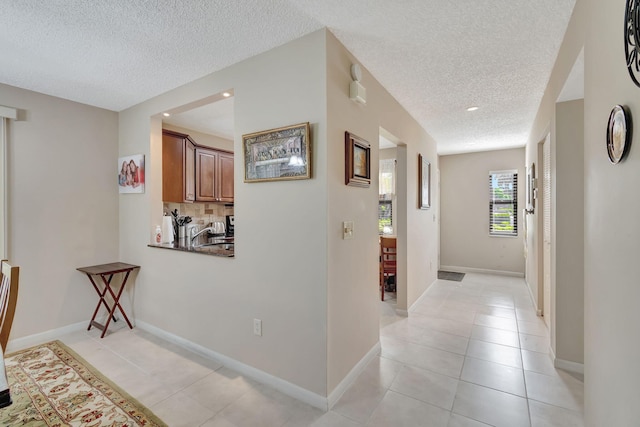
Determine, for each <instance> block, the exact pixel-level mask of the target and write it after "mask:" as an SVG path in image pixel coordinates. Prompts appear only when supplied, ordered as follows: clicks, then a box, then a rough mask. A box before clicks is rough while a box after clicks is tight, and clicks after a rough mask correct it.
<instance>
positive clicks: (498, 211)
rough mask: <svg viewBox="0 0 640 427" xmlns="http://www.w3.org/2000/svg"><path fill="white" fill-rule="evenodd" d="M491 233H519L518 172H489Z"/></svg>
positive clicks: (508, 234)
mask: <svg viewBox="0 0 640 427" xmlns="http://www.w3.org/2000/svg"><path fill="white" fill-rule="evenodd" d="M489 234H490V235H498V236H517V235H518V172H517V171H495V172H494V171H492V172H489Z"/></svg>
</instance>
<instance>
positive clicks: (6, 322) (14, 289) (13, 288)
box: [0, 260, 20, 408]
mask: <svg viewBox="0 0 640 427" xmlns="http://www.w3.org/2000/svg"><path fill="white" fill-rule="evenodd" d="M1 264H2V275H1V276H0V346H1V348H0V408H4V407H6V406H9V405H11V403H12V401H11V390H10V389H9V382H8V381H7V372H6V371H5V367H4V351H5V350H6V348H7V342H8V341H9V333H10V332H11V325H12V324H13V315H14V314H15V313H16V303H17V302H18V276H19V273H20V269H19V268H18V267H12V266H11V265H9V264H8V263H7V261H6V260H2V263H1Z"/></svg>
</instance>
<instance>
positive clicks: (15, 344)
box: [6, 320, 87, 354]
mask: <svg viewBox="0 0 640 427" xmlns="http://www.w3.org/2000/svg"><path fill="white" fill-rule="evenodd" d="M86 329H87V321H86V320H83V321H82V322H78V323H73V324H71V325H67V326H63V327H61V328H56V329H50V330H48V331H44V332H40V333H37V334H33V335H28V336H26V337H22V338H16V339H14V340H9V342H8V343H7V351H6V353H7V354H9V353H11V352H14V351H18V350H22V349H24V348H29V347H33V346H34V345H38V344H42V343H45V342H49V341H52V340H57V339H60V337H61V336H62V335H66V334H70V333H72V332H77V331H83V330H86Z"/></svg>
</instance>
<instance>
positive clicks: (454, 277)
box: [438, 270, 464, 282]
mask: <svg viewBox="0 0 640 427" xmlns="http://www.w3.org/2000/svg"><path fill="white" fill-rule="evenodd" d="M438 279H441V280H451V281H453V282H462V279H464V273H454V272H453V271H441V270H438Z"/></svg>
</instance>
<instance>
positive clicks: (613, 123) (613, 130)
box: [607, 105, 631, 164]
mask: <svg viewBox="0 0 640 427" xmlns="http://www.w3.org/2000/svg"><path fill="white" fill-rule="evenodd" d="M630 144H631V116H630V114H629V112H628V111H627V109H626V108H625V107H623V106H622V105H616V106H615V107H613V110H611V114H610V115H609V123H608V125H607V153H608V154H609V160H611V163H613V164H616V163H618V162H619V161H620V160H622V159H623V158H624V156H625V155H626V154H627V152H628V151H629V145H630Z"/></svg>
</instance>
